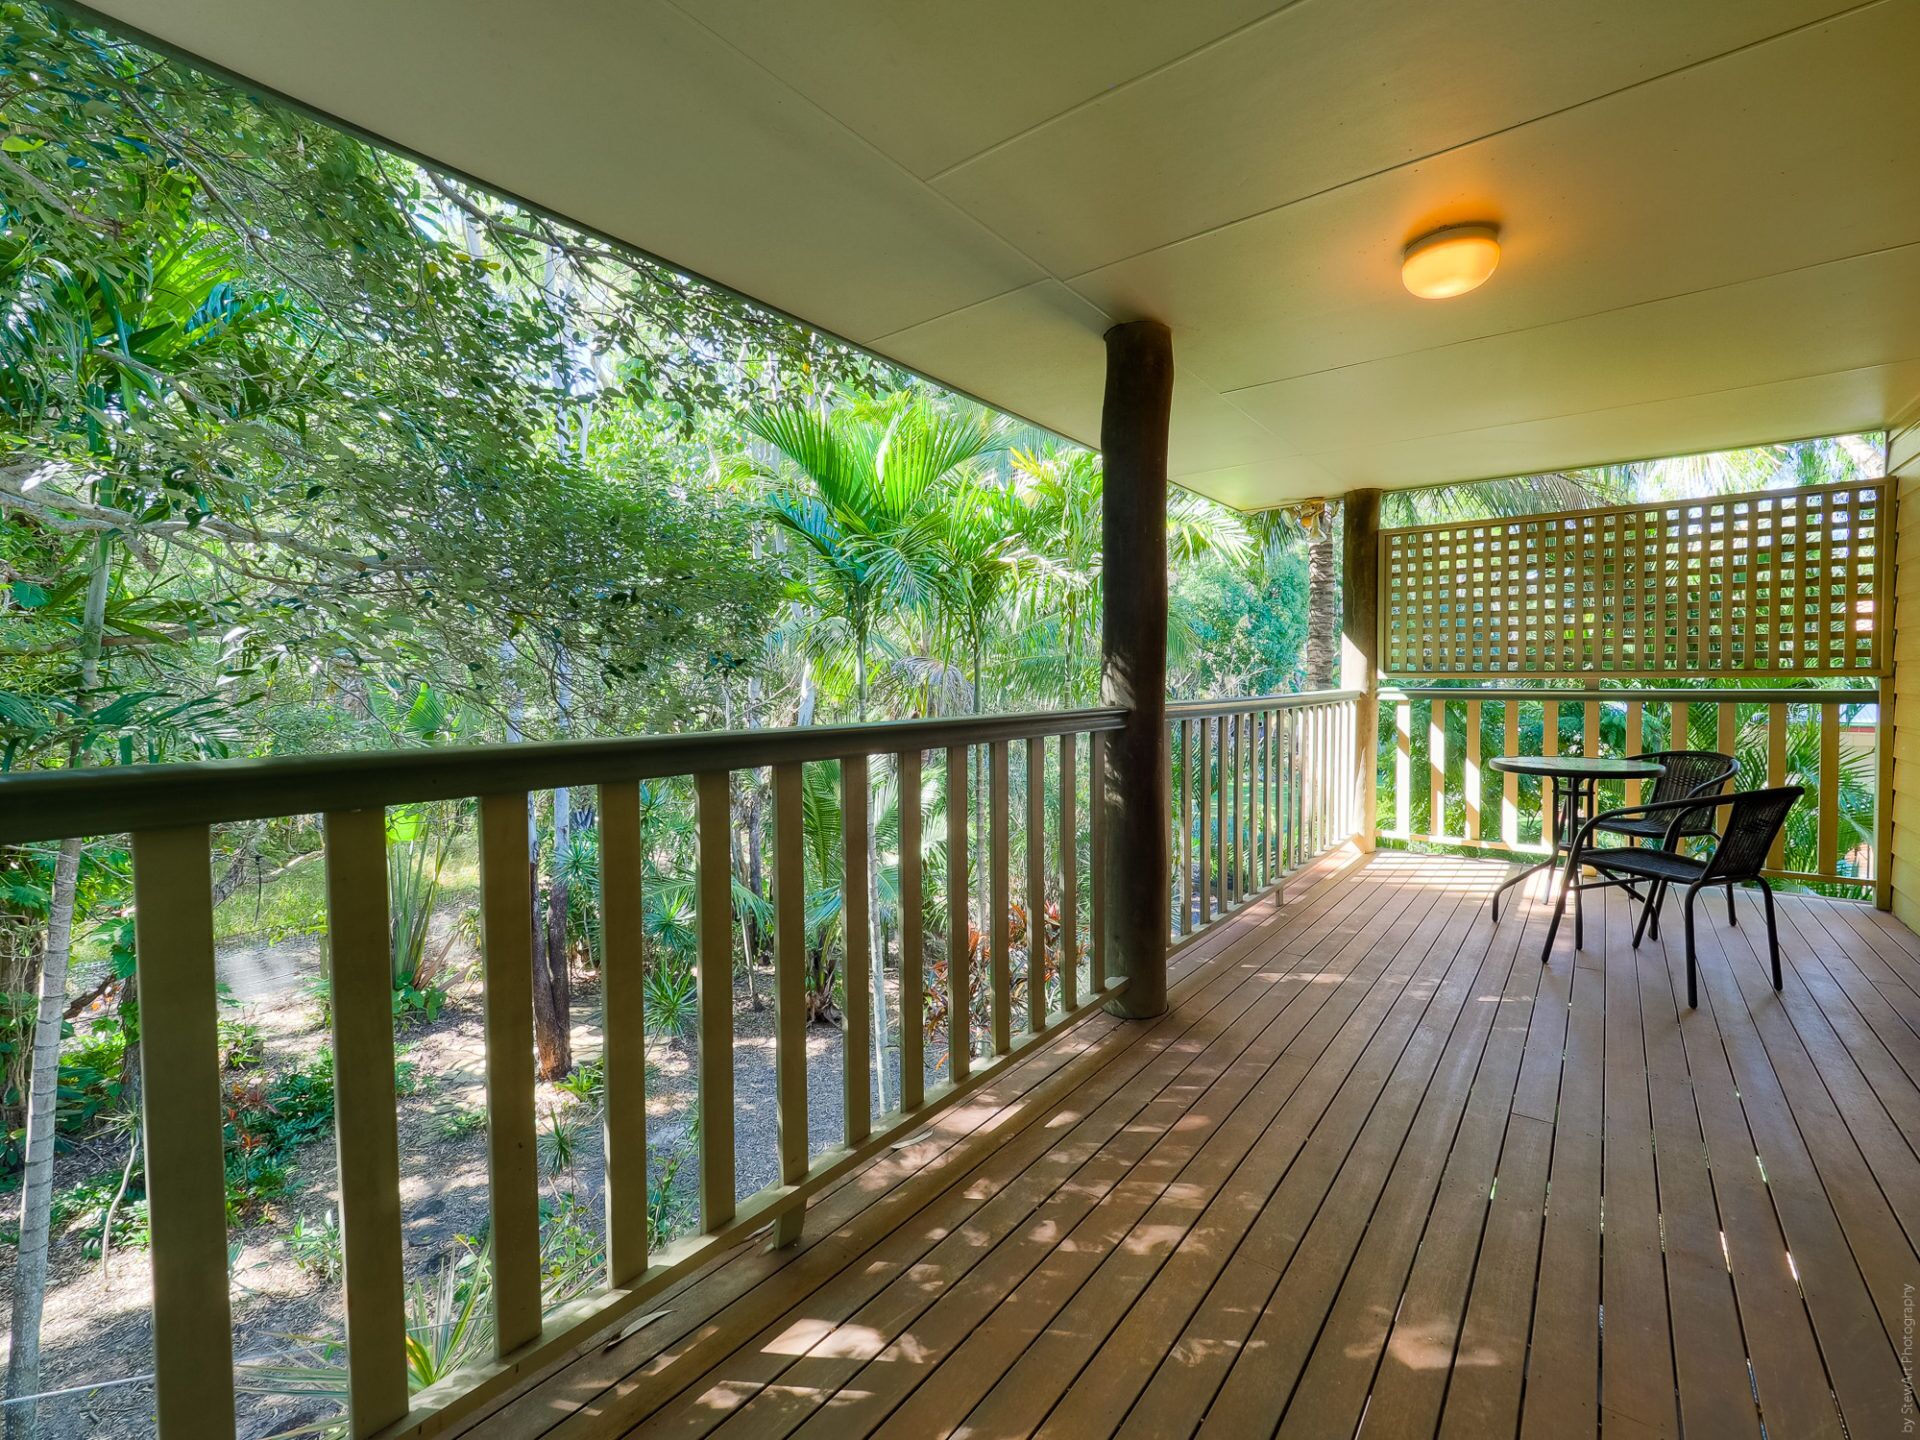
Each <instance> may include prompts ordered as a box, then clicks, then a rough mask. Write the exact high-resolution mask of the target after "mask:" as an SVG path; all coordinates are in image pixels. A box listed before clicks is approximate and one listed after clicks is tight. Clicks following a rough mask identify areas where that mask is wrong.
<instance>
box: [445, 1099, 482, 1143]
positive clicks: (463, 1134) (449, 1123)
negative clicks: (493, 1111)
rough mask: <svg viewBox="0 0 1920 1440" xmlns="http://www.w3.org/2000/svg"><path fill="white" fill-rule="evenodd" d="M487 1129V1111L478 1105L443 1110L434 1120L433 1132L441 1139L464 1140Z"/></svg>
mask: <svg viewBox="0 0 1920 1440" xmlns="http://www.w3.org/2000/svg"><path fill="white" fill-rule="evenodd" d="M486 1129H487V1112H486V1111H485V1110H484V1109H482V1108H481V1107H480V1106H478V1105H474V1106H470V1107H467V1108H465V1109H459V1110H449V1111H446V1112H444V1113H443V1114H442V1115H440V1117H439V1118H438V1119H437V1120H436V1121H435V1122H434V1127H433V1133H434V1134H435V1135H437V1136H439V1138H440V1139H442V1140H464V1139H465V1138H467V1137H468V1136H469V1135H482V1134H485V1133H486Z"/></svg>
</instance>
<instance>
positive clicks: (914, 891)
mask: <svg viewBox="0 0 1920 1440" xmlns="http://www.w3.org/2000/svg"><path fill="white" fill-rule="evenodd" d="M920 763H921V756H920V752H919V751H918V750H907V751H904V752H902V754H901V755H900V758H899V770H898V775H899V782H898V791H899V795H900V802H899V803H900V1110H901V1113H903V1114H904V1113H905V1112H907V1111H909V1110H918V1109H919V1108H920V1107H921V1105H922V1104H924V1103H925V1101H926V1094H927V1058H926V1038H927V1037H926V1023H927V1002H926V953H927V951H926V941H927V937H926V914H925V912H924V911H923V910H922V908H921V906H922V901H923V896H924V888H923V884H922V879H921V874H920V830H921V815H920Z"/></svg>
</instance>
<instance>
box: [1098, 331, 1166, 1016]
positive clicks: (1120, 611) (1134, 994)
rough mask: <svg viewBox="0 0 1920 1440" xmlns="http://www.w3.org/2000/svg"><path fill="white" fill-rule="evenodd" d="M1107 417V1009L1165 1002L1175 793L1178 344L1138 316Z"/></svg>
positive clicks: (1127, 336)
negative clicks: (1172, 696) (1170, 511)
mask: <svg viewBox="0 0 1920 1440" xmlns="http://www.w3.org/2000/svg"><path fill="white" fill-rule="evenodd" d="M1106 341H1107V388H1106V401H1105V406H1104V408H1103V410H1102V411H1101V416H1100V451H1101V455H1102V460H1103V466H1104V472H1105V482H1104V488H1103V492H1102V505H1101V543H1102V547H1103V559H1102V567H1103V576H1102V587H1101V588H1102V597H1103V598H1102V604H1101V622H1102V624H1101V640H1102V660H1103V672H1102V678H1101V702H1102V703H1103V704H1106V705H1111V706H1117V707H1119V708H1121V709H1124V710H1125V711H1126V712H1127V719H1126V723H1125V725H1124V726H1123V728H1122V729H1121V730H1120V731H1119V733H1118V734H1116V735H1113V736H1112V737H1111V738H1110V742H1109V743H1108V745H1107V746H1106V775H1105V777H1104V778H1105V791H1106V795H1105V802H1106V806H1107V844H1106V870H1107V882H1106V905H1107V916H1106V932H1107V962H1106V963H1107V973H1108V975H1110V976H1114V977H1124V978H1125V980H1126V982H1127V984H1126V988H1125V989H1123V990H1122V991H1121V992H1120V993H1119V994H1118V995H1117V996H1116V997H1115V998H1114V999H1113V1000H1112V1001H1110V1002H1109V1003H1108V1006H1107V1008H1108V1009H1109V1010H1110V1011H1112V1012H1113V1013H1114V1014H1116V1015H1123V1016H1126V1017H1128V1018H1130V1019H1145V1018H1147V1017H1149V1016H1153V1015H1158V1014H1160V1013H1161V1012H1163V1011H1164V1010H1165V1009H1166V1008H1167V936H1168V927H1169V925H1170V923H1171V915H1172V906H1173V902H1172V895H1171V885H1172V876H1171V866H1172V855H1171V853H1170V849H1171V839H1170V837H1169V834H1168V829H1169V824H1170V821H1169V818H1168V817H1169V815H1170V814H1171V810H1170V806H1171V803H1172V797H1171V794H1170V784H1171V782H1170V780H1169V777H1168V769H1167V759H1168V757H1167V422H1168V419H1169V417H1170V415H1171V414H1172V409H1173V339H1172V336H1171V334H1170V333H1169V332H1168V330H1167V327H1166V326H1164V325H1162V324H1159V323H1158V322H1156V321H1152V320H1136V321H1132V322H1130V323H1127V324H1124V325H1116V326H1114V327H1113V329H1111V330H1109V331H1107V335H1106Z"/></svg>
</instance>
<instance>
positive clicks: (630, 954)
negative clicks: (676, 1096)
mask: <svg viewBox="0 0 1920 1440" xmlns="http://www.w3.org/2000/svg"><path fill="white" fill-rule="evenodd" d="M645 854H646V845H645V840H644V837H643V835H642V833H641V823H640V786H639V783H638V782H637V781H633V780H616V781H610V782H609V783H607V784H604V785H602V786H601V787H600V933H601V941H600V949H601V957H600V1016H601V1039H602V1044H603V1045H604V1046H605V1050H604V1052H603V1054H604V1056H605V1066H606V1069H605V1090H604V1092H603V1093H604V1098H603V1099H602V1101H601V1105H600V1118H601V1124H602V1127H603V1132H602V1133H603V1149H602V1153H603V1154H604V1155H605V1156H606V1174H607V1284H608V1285H610V1286H612V1287H613V1288H614V1289H624V1288H625V1287H626V1286H628V1285H631V1284H633V1283H634V1281H636V1280H638V1279H639V1278H640V1277H641V1276H642V1275H644V1274H645V1273H646V1269H647V1026H646V1001H645V998H644V997H645V984H644V980H645V976H644V973H643V971H644V966H645V964H646V951H645V947H644V945H643V943H642V937H643V935H644V933H645V925H646V922H645V919H644V915H643V911H642V908H641V895H640V872H641V868H642V864H643V857H644V856H645Z"/></svg>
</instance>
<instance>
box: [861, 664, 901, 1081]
mask: <svg viewBox="0 0 1920 1440" xmlns="http://www.w3.org/2000/svg"><path fill="white" fill-rule="evenodd" d="M855 644H856V647H857V648H856V649H855V652H854V672H855V673H854V686H855V689H856V690H857V692H858V701H859V709H860V722H861V724H863V725H864V724H865V723H866V719H867V637H866V634H865V632H864V631H862V632H861V633H860V634H859V635H858V636H857V638H856V641H855ZM867 936H868V943H869V945H870V946H871V947H872V951H873V954H872V957H871V963H870V964H869V965H868V967H867V970H868V973H869V975H870V976H871V978H872V990H873V1024H872V1025H871V1026H870V1027H869V1028H870V1029H871V1030H872V1031H873V1083H874V1087H875V1093H876V1095H877V1096H878V1097H879V1100H880V1112H881V1113H882V1114H885V1113H886V1112H887V1111H888V1110H889V1109H890V1108H892V1106H891V1101H889V1099H888V1095H889V1093H890V1092H891V1090H892V1087H891V1086H890V1085H889V1084H888V1082H887V946H886V937H885V936H884V935H883V934H882V933H881V931H880V812H879V809H878V807H876V806H875V805H874V803H873V794H872V791H871V790H869V791H868V794H867Z"/></svg>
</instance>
